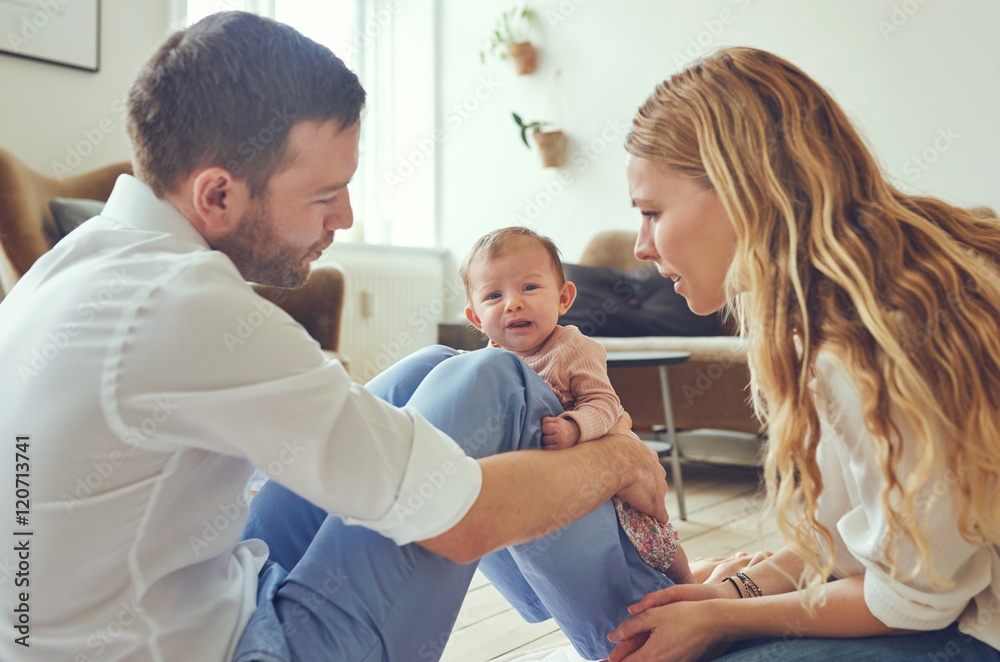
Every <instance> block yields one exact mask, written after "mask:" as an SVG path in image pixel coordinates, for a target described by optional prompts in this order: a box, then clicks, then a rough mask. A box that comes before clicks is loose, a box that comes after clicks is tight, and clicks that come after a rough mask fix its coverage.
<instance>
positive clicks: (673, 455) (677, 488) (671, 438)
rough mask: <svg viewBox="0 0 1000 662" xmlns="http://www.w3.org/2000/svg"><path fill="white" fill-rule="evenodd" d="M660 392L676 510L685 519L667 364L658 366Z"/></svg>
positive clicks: (679, 461)
mask: <svg viewBox="0 0 1000 662" xmlns="http://www.w3.org/2000/svg"><path fill="white" fill-rule="evenodd" d="M660 392H661V393H662V394H663V413H664V414H665V416H666V419H667V441H668V442H670V469H671V473H673V479H674V484H673V488H674V494H676V495H677V510H678V511H680V512H679V515H680V518H681V519H682V520H685V521H686V520H687V510H686V509H685V507H684V479H683V478H682V477H681V449H680V446H678V445H677V429H676V428H675V427H674V408H673V405H672V404H671V402H670V380H669V378H668V377H667V366H665V365H661V366H660Z"/></svg>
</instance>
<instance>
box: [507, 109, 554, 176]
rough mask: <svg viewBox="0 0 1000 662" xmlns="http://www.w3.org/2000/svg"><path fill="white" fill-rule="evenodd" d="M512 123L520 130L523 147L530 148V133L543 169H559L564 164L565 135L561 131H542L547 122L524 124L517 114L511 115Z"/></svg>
mask: <svg viewBox="0 0 1000 662" xmlns="http://www.w3.org/2000/svg"><path fill="white" fill-rule="evenodd" d="M511 115H513V117H514V122H515V123H516V124H517V125H518V126H519V127H520V128H521V141H522V142H523V143H524V146H525V147H527V148H529V149H530V148H531V144H530V143H528V131H531V132H532V133H531V135H532V137H533V138H534V139H535V144H536V145H538V152H539V154H541V157H542V167H543V168H560V167H562V165H563V164H564V163H566V134H564V133H563V132H562V131H542V127H543V126H545V125H546V124H549V122H528V123H525V122H524V120H522V119H521V116H520V115H518V114H517V113H511Z"/></svg>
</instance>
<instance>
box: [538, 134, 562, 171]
mask: <svg viewBox="0 0 1000 662" xmlns="http://www.w3.org/2000/svg"><path fill="white" fill-rule="evenodd" d="M533 135H534V138H535V144H536V145H538V152H539V154H541V155H542V167H543V168H561V167H562V166H563V164H564V163H566V134H565V133H563V132H562V131H535V133H534V134H533Z"/></svg>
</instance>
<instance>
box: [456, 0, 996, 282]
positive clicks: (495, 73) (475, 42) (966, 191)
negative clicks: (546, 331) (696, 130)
mask: <svg viewBox="0 0 1000 662" xmlns="http://www.w3.org/2000/svg"><path fill="white" fill-rule="evenodd" d="M440 4H441V10H440V24H439V26H438V34H439V38H440V45H439V51H440V63H439V70H440V79H439V90H438V103H439V109H438V110H439V112H438V123H439V127H441V128H443V129H445V130H446V131H447V136H448V138H447V139H446V140H444V141H442V142H441V143H440V147H439V153H438V168H439V172H438V180H439V181H438V192H439V198H438V201H437V209H438V214H439V219H438V222H439V226H440V228H441V237H442V243H443V246H444V248H446V249H448V250H449V251H450V253H451V255H452V262H453V263H454V261H455V260H461V258H462V256H464V254H465V252H466V251H467V250H468V247H469V246H470V245H471V244H472V242H473V241H474V240H475V239H476V238H477V237H478V236H480V235H481V234H483V233H485V232H487V231H488V230H490V229H492V228H496V227H501V226H505V225H511V224H515V223H520V222H523V221H525V220H527V221H528V222H529V224H531V225H532V226H533V227H535V228H536V229H537V230H538V231H540V232H542V233H544V234H547V235H549V236H551V237H553V238H554V239H555V240H556V241H557V242H558V243H559V244H560V247H561V248H562V249H563V253H564V256H565V257H566V258H567V260H568V261H572V260H574V259H576V258H578V257H579V255H580V253H581V251H582V250H583V248H584V246H585V244H586V242H587V241H588V240H589V238H590V237H591V236H592V235H593V234H594V233H595V232H597V231H599V230H602V229H610V228H634V227H636V226H637V224H638V220H639V219H638V215H637V213H636V212H634V211H633V210H631V209H630V208H629V201H628V196H627V188H626V183H625V178H624V173H623V160H624V150H623V149H622V147H621V144H622V140H623V138H624V135H625V132H626V131H627V125H628V123H629V122H630V121H631V118H632V115H633V113H634V112H635V110H636V108H637V107H638V105H639V104H640V103H641V102H642V101H643V100H644V99H645V97H646V96H647V95H648V94H649V93H650V92H651V91H652V90H653V87H654V86H655V84H656V83H657V82H659V81H660V80H662V79H664V78H666V77H668V76H669V75H670V74H672V73H673V72H675V71H677V70H679V69H680V68H681V65H682V64H683V62H685V61H687V60H688V59H689V55H694V54H697V53H698V52H699V51H700V50H701V49H703V48H704V49H712V48H715V47H718V46H724V45H749V46H755V47H758V48H764V49H767V50H771V51H774V52H775V53H777V54H779V55H781V56H783V57H785V58H788V59H789V60H791V61H792V62H794V63H795V64H797V65H799V66H800V67H802V68H803V69H804V70H805V71H806V72H807V73H808V74H810V75H811V76H812V77H814V78H815V79H816V80H817V81H818V82H819V83H820V84H821V85H824V86H825V87H826V88H827V89H828V90H829V91H830V92H832V94H833V95H834V97H835V98H836V99H837V100H838V101H839V102H840V103H841V104H842V106H843V107H844V108H845V109H846V111H847V112H848V114H849V115H850V116H851V117H852V118H853V119H855V120H856V122H857V123H858V124H859V125H860V128H861V130H862V133H863V134H864V135H865V136H866V137H867V139H868V140H869V143H870V145H871V147H872V148H873V150H874V153H875V154H876V156H877V157H878V158H879V159H880V161H881V162H882V164H883V167H884V168H885V170H886V171H887V173H888V174H889V175H890V176H891V177H893V178H895V179H896V180H897V182H898V184H899V185H901V186H902V187H903V188H904V189H906V190H908V191H914V192H915V191H923V192H926V193H929V194H932V195H937V196H939V197H942V198H945V199H947V200H949V201H952V202H954V203H960V204H969V205H971V204H987V205H990V206H992V207H994V208H996V209H1000V186H998V183H1000V182H998V178H997V174H998V172H1000V168H998V167H997V158H998V148H1000V121H998V119H997V118H998V111H997V109H998V108H1000V57H998V56H997V52H996V48H995V47H994V45H993V44H994V41H995V32H996V26H997V25H1000V3H998V2H995V0H949V1H947V2H945V1H944V0H838V1H837V2H821V1H818V0H809V1H804V0H697V1H695V0H667V1H665V0H621V1H619V2H612V1H611V0H534V1H532V2H531V3H530V5H531V7H532V8H534V9H535V10H536V12H537V13H538V14H539V20H538V22H537V23H538V28H537V36H538V39H537V42H538V45H539V46H540V48H541V54H540V62H539V68H538V70H537V71H536V72H535V73H534V74H532V75H530V76H524V77H518V76H516V75H514V73H513V70H512V67H511V65H510V63H509V62H501V61H488V62H487V64H486V65H485V66H483V65H481V64H480V61H479V49H480V45H481V42H482V39H483V38H484V37H486V36H487V35H488V34H489V33H490V30H491V29H492V25H493V22H494V20H495V18H496V17H498V16H499V15H500V13H501V12H502V11H504V10H505V9H508V8H509V6H510V5H511V2H510V0H481V1H479V2H468V1H467V0H440ZM723 12H726V13H725V14H724V13H723ZM724 19H725V20H724ZM699 42H700V45H699ZM557 69H561V70H562V76H561V86H560V88H559V89H558V90H556V92H558V94H555V96H554V99H553V98H552V97H553V94H554V92H553V79H554V74H555V71H556V70H557ZM484 81H485V83H488V84H484ZM477 92H478V93H479V95H478V96H477ZM463 104H464V106H463ZM512 110H515V111H518V112H519V113H521V114H522V115H523V116H525V118H526V119H548V120H556V121H558V122H559V123H560V124H561V125H562V128H563V129H564V130H565V131H566V132H567V133H568V134H569V136H570V137H571V139H572V143H571V155H570V162H569V164H568V166H567V167H566V168H564V173H565V174H564V177H566V176H567V175H568V176H570V177H572V183H570V184H569V185H563V184H562V183H561V182H559V181H558V180H557V179H556V175H557V172H555V171H554V170H553V169H543V168H541V167H540V165H539V163H538V159H537V155H536V154H534V153H531V152H529V151H528V150H526V149H525V147H524V145H523V144H521V142H520V140H519V138H518V135H517V129H516V127H515V125H514V123H513V121H512V120H511V118H510V112H511V111H512ZM944 135H948V136H950V137H949V138H948V139H944V138H940V136H944ZM925 152H926V155H927V157H928V158H929V159H933V160H934V162H933V163H931V164H925V165H924V166H923V167H921V166H920V165H918V164H917V162H916V161H915V160H914V158H915V157H916V158H923V157H921V155H922V154H924V153H925ZM451 267H452V268H454V264H452V265H451Z"/></svg>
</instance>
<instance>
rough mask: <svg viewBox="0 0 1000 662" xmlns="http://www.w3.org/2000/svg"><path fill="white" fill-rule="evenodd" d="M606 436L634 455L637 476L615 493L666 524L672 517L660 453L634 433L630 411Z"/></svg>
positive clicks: (665, 475)
mask: <svg viewBox="0 0 1000 662" xmlns="http://www.w3.org/2000/svg"><path fill="white" fill-rule="evenodd" d="M606 437H614V438H615V441H617V442H619V443H620V446H619V448H620V449H621V450H620V452H622V453H628V454H631V455H633V456H634V460H633V462H632V463H631V464H632V465H633V466H635V467H636V473H635V477H634V479H633V480H631V481H629V483H628V484H627V485H626V487H625V488H624V489H622V490H620V491H619V492H618V493H617V494H616V495H615V496H617V497H618V498H620V499H621V500H622V501H625V502H626V503H629V504H631V505H632V506H634V507H635V508H636V509H638V510H641V511H642V512H644V513H646V514H647V515H649V516H650V517H652V518H653V519H655V520H656V521H657V522H659V523H660V524H666V523H667V522H668V521H669V519H670V515H668V514H667V504H666V501H667V472H666V470H665V469H664V468H663V465H662V464H660V456H659V455H657V454H656V452H655V451H654V450H653V449H651V448H650V447H649V446H647V445H646V444H644V443H642V441H641V440H640V439H639V437H637V436H635V433H633V432H632V418H631V417H630V416H629V415H628V414H627V413H623V414H622V415H621V418H619V419H618V422H617V423H615V424H614V426H613V427H612V428H611V430H610V431H609V432H608V434H607V435H606ZM588 443H589V442H588Z"/></svg>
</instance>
